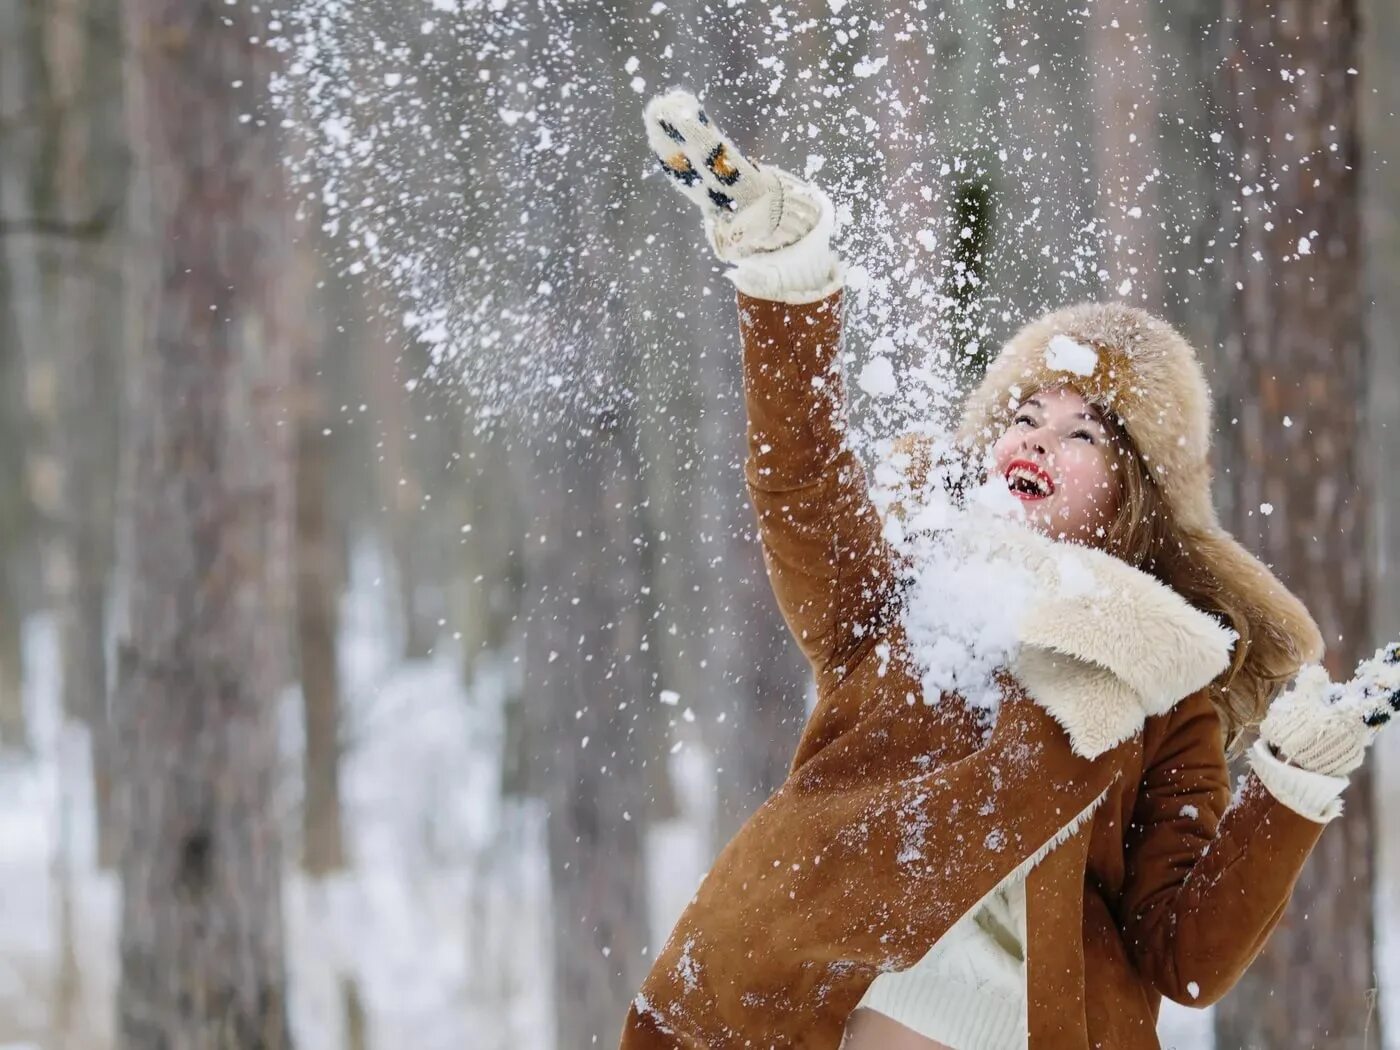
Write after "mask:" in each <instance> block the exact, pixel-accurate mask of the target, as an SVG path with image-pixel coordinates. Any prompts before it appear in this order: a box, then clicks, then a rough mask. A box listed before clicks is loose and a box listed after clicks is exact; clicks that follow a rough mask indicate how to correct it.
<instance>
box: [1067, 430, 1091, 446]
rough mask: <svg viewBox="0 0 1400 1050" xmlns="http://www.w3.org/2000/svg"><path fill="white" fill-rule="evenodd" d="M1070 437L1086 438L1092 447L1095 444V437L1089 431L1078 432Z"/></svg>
mask: <svg viewBox="0 0 1400 1050" xmlns="http://www.w3.org/2000/svg"><path fill="white" fill-rule="evenodd" d="M1070 437H1072V438H1080V437H1082V438H1084V439H1085V440H1086V441H1088V442H1089V444H1091V445H1092V444H1093V443H1094V435H1093V434H1091V433H1089V432H1088V431H1087V430H1076V431H1075V432H1074V433H1073V434H1071V435H1070Z"/></svg>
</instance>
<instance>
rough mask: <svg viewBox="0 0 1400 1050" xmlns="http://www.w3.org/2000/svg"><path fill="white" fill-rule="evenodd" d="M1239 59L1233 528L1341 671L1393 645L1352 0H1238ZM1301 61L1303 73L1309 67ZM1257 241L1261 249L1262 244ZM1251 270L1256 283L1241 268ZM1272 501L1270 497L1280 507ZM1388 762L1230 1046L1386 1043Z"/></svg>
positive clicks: (1304, 885) (1357, 784)
mask: <svg viewBox="0 0 1400 1050" xmlns="http://www.w3.org/2000/svg"><path fill="white" fill-rule="evenodd" d="M1231 14H1232V15H1233V16H1234V20H1233V21H1232V22H1230V23H1229V24H1230V26H1231V29H1232V31H1233V32H1234V33H1235V38H1234V41H1233V45H1234V46H1233V47H1232V48H1231V49H1230V52H1229V55H1228V59H1227V71H1228V73H1227V80H1226V87H1227V90H1228V93H1229V102H1228V104H1229V105H1230V107H1231V111H1230V112H1229V113H1228V115H1227V119H1226V121H1225V124H1224V127H1225V128H1226V129H1227V131H1228V132H1229V133H1231V134H1234V135H1237V136H1238V138H1237V139H1236V141H1235V143H1234V146H1235V157H1236V166H1237V170H1238V172H1239V174H1240V178H1241V182H1240V184H1239V185H1228V186H1227V199H1228V200H1229V201H1230V202H1231V203H1232V204H1233V203H1234V196H1235V194H1236V193H1240V194H1241V196H1240V198H1239V201H1238V203H1239V206H1240V207H1241V208H1242V211H1241V212H1239V215H1240V219H1241V224H1240V227H1239V230H1238V233H1237V240H1236V241H1235V242H1234V244H1233V246H1232V247H1231V249H1230V250H1229V252H1228V253H1227V256H1226V259H1227V267H1228V268H1227V272H1226V278H1227V284H1229V285H1230V286H1231V287H1235V288H1236V290H1235V292H1234V294H1233V296H1232V298H1231V301H1230V304H1229V311H1230V312H1229V324H1228V334H1227V338H1226V341H1225V347H1224V357H1223V361H1222V365H1223V371H1224V374H1225V382H1224V384H1223V385H1222V386H1221V388H1220V391H1219V395H1220V404H1221V409H1222V411H1223V417H1224V418H1223V420H1222V428H1221V432H1222V438H1223V440H1222V442H1221V446H1222V447H1221V463H1222V466H1223V467H1224V468H1225V471H1226V472H1225V474H1224V476H1223V478H1222V481H1223V483H1224V487H1226V488H1227V489H1228V490H1229V491H1230V494H1231V495H1232V496H1233V497H1234V498H1233V499H1232V501H1231V513H1230V516H1229V518H1228V519H1227V527H1229V528H1231V530H1232V531H1233V532H1234V533H1235V534H1236V535H1237V536H1238V537H1239V538H1240V540H1241V542H1243V543H1244V544H1245V545H1246V546H1247V547H1250V548H1252V549H1254V550H1255V551H1257V552H1258V553H1259V554H1260V555H1261V556H1262V557H1263V558H1264V560H1265V561H1266V562H1268V563H1270V564H1271V565H1272V566H1274V568H1275V569H1276V571H1277V572H1278V573H1279V575H1280V576H1281V578H1282V579H1284V580H1285V581H1287V582H1288V583H1289V584H1290V585H1291V586H1292V587H1293V588H1294V589H1295V590H1296V592H1297V593H1298V594H1299V596H1300V597H1301V598H1302V599H1303V601H1304V602H1305V603H1306V604H1307V606H1308V608H1309V609H1310V610H1311V611H1312V613H1313V615H1314V616H1315V617H1316V618H1317V621H1318V623H1319V625H1320V626H1321V628H1322V634H1323V637H1324V638H1325V639H1326V641H1327V643H1328V652H1327V657H1326V663H1327V667H1328V670H1329V671H1330V672H1331V674H1332V675H1333V677H1334V678H1342V679H1345V678H1346V677H1348V676H1349V675H1350V672H1351V669H1352V667H1353V666H1354V664H1355V661H1356V660H1357V659H1358V658H1359V657H1360V656H1362V655H1369V653H1370V652H1371V650H1372V648H1373V647H1374V644H1375V639H1373V638H1372V636H1371V631H1370V615H1369V613H1370V575H1371V564H1370V562H1369V560H1368V554H1369V551H1370V547H1369V543H1370V536H1369V530H1370V527H1371V525H1370V512H1371V505H1370V492H1371V490H1372V484H1371V482H1370V479H1369V478H1368V476H1367V474H1366V471H1365V466H1366V465H1367V464H1366V457H1365V455H1364V451H1365V450H1364V447H1363V442H1362V438H1363V433H1362V431H1361V426H1360V417H1359V415H1358V411H1359V409H1360V408H1361V407H1362V406H1363V405H1364V404H1365V379H1366V353H1365V344H1364V339H1363V328H1362V322H1363V297H1362V289H1363V283H1362V272H1361V243H1360V227H1359V201H1360V186H1359V183H1358V168H1359V165H1360V158H1361V150H1360V147H1359V143H1358V129H1357V113H1358V111H1357V97H1356V85H1357V79H1356V77H1355V76H1353V75H1349V74H1348V70H1349V69H1354V68H1355V66H1356V64H1357V62H1358V61H1359V57H1358V54H1357V43H1358V23H1357V10H1356V4H1355V2H1354V0H1319V2H1313V3H1307V4H1304V3H1301V2H1293V3H1286V4H1282V5H1280V4H1277V3H1273V2H1269V0H1234V2H1233V3H1232V4H1231ZM1298 70H1302V71H1303V72H1297V71H1298ZM1256 253H1257V258H1256ZM1236 282H1238V285H1236ZM1266 504H1267V505H1268V506H1267V507H1266V506H1265V505H1266ZM1371 817H1372V805H1371V776H1370V771H1369V766H1367V767H1363V768H1362V769H1361V770H1360V771H1358V773H1357V774H1355V775H1354V776H1353V777H1352V785H1351V787H1350V788H1349V789H1348V791H1347V814H1346V816H1345V817H1344V818H1342V819H1341V820H1340V821H1338V822H1337V824H1336V826H1335V827H1332V828H1330V829H1329V830H1328V832H1327V834H1326V835H1324V836H1323V837H1322V840H1321V842H1320V843H1319V845H1318V848H1317V851H1316V853H1315V854H1314V856H1313V858H1312V860H1311V861H1310V862H1309V864H1308V866H1307V868H1306V869H1305V871H1304V873H1303V876H1302V878H1301V880H1300V881H1299V884H1298V887H1297V890H1296V892H1295V894H1294V898H1293V902H1292V904H1291V906H1290V908H1289V910H1288V912H1287V914H1286V915H1285V916H1284V919H1283V921H1282V923H1281V924H1280V925H1279V928H1278V929H1277V931H1276V932H1275V933H1274V935H1273V938H1272V939H1271V941H1270V942H1269V945H1268V947H1267V948H1266V950H1265V952H1264V954H1263V955H1262V956H1261V957H1260V959H1259V960H1258V961H1257V962H1256V963H1255V965H1254V966H1253V967H1252V969H1251V970H1250V971H1249V973H1248V974H1246V976H1245V977H1244V979H1243V980H1242V981H1241V982H1240V985H1239V987H1238V988H1237V990H1236V991H1235V992H1233V993H1232V994H1231V995H1230V996H1229V997H1228V998H1226V999H1225V1000H1224V1001H1223V1002H1222V1003H1221V1005H1220V1007H1219V1008H1218V1012H1217V1015H1216V1017H1217V1021H1216V1038H1217V1045H1219V1046H1221V1047H1228V1048H1231V1050H1234V1048H1237V1047H1241V1048H1254V1047H1278V1046H1297V1047H1313V1046H1316V1047H1323V1046H1325V1047H1329V1048H1330V1047H1338V1048H1341V1047H1357V1048H1360V1047H1362V1046H1365V1045H1369V1046H1379V1045H1381V1038H1380V1033H1379V1025H1380V1018H1379V1016H1378V1014H1377V1012H1376V1011H1375V1009H1374V995H1375V985H1376V977H1375V957H1374V953H1373V950H1372V944H1373V936H1372V934H1373V931H1372V914H1371V908H1372V887H1373V870H1372V853H1371Z"/></svg>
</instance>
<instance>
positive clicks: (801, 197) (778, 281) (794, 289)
mask: <svg viewBox="0 0 1400 1050" xmlns="http://www.w3.org/2000/svg"><path fill="white" fill-rule="evenodd" d="M644 120H645V123H646V129H647V140H648V142H649V143H650V145H651V148H652V151H653V152H654V153H655V154H656V157H657V160H659V161H660V163H661V167H662V170H663V171H665V172H666V173H667V174H668V175H670V176H671V178H672V179H673V180H674V182H675V185H676V187H677V188H678V189H680V191H681V192H682V193H684V194H685V195H686V196H687V197H688V198H690V200H692V201H693V202H694V203H695V204H697V205H698V206H699V207H700V209H701V212H702V213H703V215H704V219H705V233H706V235H707V237H708V238H709V241H710V247H711V248H713V249H714V252H715V254H716V255H717V256H718V257H719V258H720V259H721V260H723V261H724V262H728V263H734V264H735V266H736V269H735V270H733V271H731V272H730V274H729V277H730V279H731V280H733V281H734V283H735V284H736V285H738V286H739V289H740V290H741V291H743V292H745V293H747V294H749V295H755V296H758V297H759V298H765V299H780V300H784V301H787V302H808V301H815V299H819V298H824V297H825V296H826V295H828V294H830V292H831V291H833V290H834V288H835V287H839V285H840V277H841V266H840V261H839V260H838V259H837V258H836V256H835V254H834V253H833V252H832V251H831V248H830V245H829V244H828V240H827V238H828V237H829V235H830V232H831V227H832V217H833V209H832V207H831V202H830V201H829V200H828V199H827V198H826V195H825V194H824V193H822V192H821V190H819V189H817V187H815V186H813V185H811V184H810V183H808V182H804V181H803V180H802V179H799V178H797V177H796V176H794V175H790V174H788V173H787V172H785V171H782V170H781V169H778V168H774V167H768V166H763V167H760V166H759V165H757V164H755V163H754V162H753V161H751V160H749V159H748V158H747V157H745V156H744V154H743V153H742V152H740V150H739V148H738V147H737V146H735V145H734V143H732V142H731V141H730V140H729V139H728V138H726V137H725V135H724V133H723V132H721V131H720V130H719V128H717V127H716V126H715V124H714V123H713V122H712V121H711V120H710V118H709V116H708V115H707V114H706V113H705V111H704V109H703V108H702V107H701V105H700V102H699V100H698V99H696V97H695V96H694V95H692V94H690V93H689V92H687V91H682V90H679V89H676V90H672V91H668V92H667V93H666V94H664V95H658V96H656V97H655V98H653V99H652V100H651V101H650V102H649V103H647V106H646V110H645V112H644Z"/></svg>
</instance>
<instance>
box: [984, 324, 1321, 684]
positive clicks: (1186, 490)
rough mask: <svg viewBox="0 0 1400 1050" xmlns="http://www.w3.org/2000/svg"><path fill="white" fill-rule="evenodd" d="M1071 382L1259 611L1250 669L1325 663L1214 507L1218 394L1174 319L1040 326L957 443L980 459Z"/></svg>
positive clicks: (1006, 356) (1219, 571)
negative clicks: (1132, 449)
mask: <svg viewBox="0 0 1400 1050" xmlns="http://www.w3.org/2000/svg"><path fill="white" fill-rule="evenodd" d="M1057 385H1065V386H1069V387H1072V388H1074V389H1075V390H1077V391H1078V392H1079V393H1080V395H1081V396H1082V397H1083V398H1084V399H1085V400H1086V401H1088V402H1090V403H1092V404H1095V405H1098V406H1099V407H1100V408H1102V409H1105V410H1107V411H1110V412H1112V413H1113V414H1114V415H1115V416H1117V417H1118V419H1119V420H1121V422H1122V424H1123V426H1124V429H1126V430H1127V432H1128V435H1129V437H1131V438H1132V440H1133V443H1134V444H1135V445H1136V446H1137V449H1138V451H1139V452H1140V453H1141V454H1142V457H1143V459H1144V460H1145V461H1146V463H1147V466H1148V469H1149V470H1150V472H1151V474H1152V477H1153V478H1154V479H1155V480H1156V483H1157V486H1158V488H1159V489H1160V491H1161V493H1162V496H1163V498H1164V499H1165V501H1166V503H1167V504H1168V505H1169V506H1170V507H1171V510H1172V515H1173V518H1174V519H1175V521H1176V523H1177V525H1178V526H1179V527H1180V529H1181V531H1182V533H1183V538H1184V539H1185V540H1186V541H1187V542H1188V543H1189V545H1190V547H1191V550H1192V554H1193V557H1194V558H1195V559H1197V560H1198V561H1199V562H1200V563H1201V564H1203V566H1204V567H1205V568H1206V569H1208V570H1209V571H1210V572H1211V573H1212V574H1214V576H1215V577H1216V579H1217V580H1219V581H1220V583H1221V584H1222V585H1223V587H1224V589H1225V590H1226V591H1227V592H1228V593H1229V594H1231V595H1232V597H1233V598H1234V599H1235V600H1236V601H1238V602H1240V603H1241V604H1243V605H1246V606H1249V607H1250V608H1251V609H1252V611H1253V615H1251V616H1250V620H1251V621H1252V622H1253V623H1254V624H1255V625H1256V628H1257V630H1256V632H1255V635H1256V636H1255V637H1254V638H1253V639H1252V640H1251V645H1250V649H1251V651H1250V653H1249V654H1247V657H1246V659H1247V662H1248V664H1250V665H1251V666H1252V668H1253V669H1254V671H1255V673H1262V674H1263V675H1264V676H1265V677H1271V678H1288V677H1291V676H1292V675H1293V674H1294V673H1295V672H1296V671H1297V669H1298V668H1299V667H1300V666H1301V665H1302V664H1304V663H1310V662H1314V661H1316V660H1318V659H1320V658H1321V655H1322V650H1323V642H1322V633H1321V632H1320V631H1319V630H1318V627H1317V624H1316V623H1315V622H1314V621H1313V618H1312V616H1311V615H1309V613H1308V611H1307V609H1306V607H1304V605H1303V603H1302V602H1301V601H1299V600H1298V598H1297V597H1296V596H1294V595H1293V594H1292V593H1291V592H1290V591H1289V590H1288V589H1287V588H1286V587H1285V586H1284V585H1283V584H1282V583H1281V582H1280V581H1279V579H1278V578H1277V577H1276V576H1275V575H1274V574H1273V573H1272V572H1271V571H1270V570H1269V568H1268V567H1267V566H1266V565H1265V564H1264V563H1263V562H1261V561H1260V560H1259V559H1257V558H1255V557H1254V556H1253V555H1251V554H1250V553H1249V552H1248V551H1246V550H1245V549H1244V548H1243V547H1242V546H1240V544H1239V543H1238V542H1237V541H1236V540H1235V539H1234V538H1233V537H1232V536H1231V535H1230V534H1229V533H1228V532H1226V531H1225V530H1224V529H1223V528H1221V526H1220V521H1219V518H1218V517H1217V515H1216V512H1215V505H1214V503H1213V502H1212V501H1211V491H1210V483H1211V468H1210V443H1211V426H1210V405H1211V401H1210V390H1209V387H1208V386H1207V384H1206V378H1205V372H1204V370H1203V369H1202V368H1201V363H1200V361H1199V359H1198V358H1197V356H1196V352H1195V350H1194V349H1193V348H1192V347H1191V344H1190V343H1188V342H1187V341H1186V340H1185V339H1184V338H1182V336H1181V335H1180V333H1178V332H1177V331H1176V329H1174V328H1173V327H1172V326H1171V325H1169V324H1168V323H1167V322H1165V321H1163V320H1161V319H1159V318H1156V317H1153V316H1152V315H1151V314H1149V313H1147V312H1146V311H1144V310H1139V309H1137V308H1136V307H1132V306H1127V305H1125V304H1122V303H1082V304H1079V305H1076V306H1070V307H1066V308H1064V309H1061V310H1056V311H1053V312H1052V313H1049V314H1046V315H1045V316H1044V317H1042V318H1040V319H1039V320H1036V321H1032V322H1031V323H1030V324H1028V325H1026V326H1025V327H1024V328H1022V329H1021V330H1020V331H1019V332H1017V333H1016V334H1015V335H1014V336H1013V337H1012V338H1011V340H1010V342H1008V343H1007V344H1006V345H1005V347H1003V348H1002V350H1001V352H1000V353H999V354H998V355H997V357H996V359H995V360H994V361H993V362H992V363H991V365H990V366H989V367H988V369H987V373H986V375H985V376H984V377H983V379H982V381H981V382H980V383H979V384H978V385H977V387H976V388H975V389H974V390H973V391H972V393H971V394H970V395H969V396H968V398H967V400H966V402H965V404H964V406H963V413H962V420H961V423H960V424H959V426H958V430H957V437H956V440H957V443H958V444H959V445H961V446H963V447H964V448H968V449H971V450H973V451H974V452H976V453H977V454H978V455H979V456H980V455H982V454H984V453H985V452H986V450H987V449H988V448H990V446H991V445H992V444H993V443H994V442H995V441H996V440H997V438H998V437H1000V436H1001V434H1002V433H1003V432H1004V431H1005V429H1006V427H1007V426H1009V425H1010V423H1011V419H1012V415H1013V410H1014V409H1015V408H1016V406H1017V405H1019V404H1020V402H1021V400H1022V399H1023V398H1025V397H1028V396H1029V395H1030V394H1031V393H1033V392H1034V391H1036V390H1040V389H1044V388H1046V387H1050V386H1057Z"/></svg>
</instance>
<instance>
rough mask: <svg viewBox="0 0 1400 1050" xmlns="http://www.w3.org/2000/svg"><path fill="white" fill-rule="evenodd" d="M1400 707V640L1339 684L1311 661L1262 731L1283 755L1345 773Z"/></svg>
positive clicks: (1304, 766)
mask: <svg viewBox="0 0 1400 1050" xmlns="http://www.w3.org/2000/svg"><path fill="white" fill-rule="evenodd" d="M1396 711H1400V643H1396V642H1392V643H1391V644H1389V645H1386V646H1383V647H1382V648H1381V649H1378V650H1377V651H1376V654H1375V656H1373V657H1371V658H1370V659H1369V660H1363V661H1362V662H1361V663H1360V664H1359V665H1358V666H1357V668H1356V674H1355V675H1354V676H1353V677H1352V679H1351V681H1349V682H1347V683H1345V684H1344V685H1338V684H1336V683H1334V682H1332V681H1331V679H1329V678H1328V676H1327V672H1326V670H1325V669H1324V668H1322V667H1321V666H1319V665H1317V664H1309V665H1308V666H1306V667H1304V668H1303V670H1302V671H1300V672H1299V674H1298V677H1297V678H1296V679H1295V680H1294V682H1293V684H1292V686H1290V687H1289V689H1288V691H1287V692H1285V693H1284V694H1283V695H1282V696H1280V697H1279V698H1278V699H1277V700H1275V701H1274V702H1273V703H1272V704H1271V705H1269V711H1268V714H1267V715H1265V717H1264V721H1263V722H1262V723H1260V726H1259V736H1260V738H1261V739H1263V740H1264V741H1265V742H1266V743H1267V744H1268V745H1270V746H1271V747H1272V748H1274V749H1275V750H1276V751H1277V752H1279V753H1280V757H1282V758H1283V759H1285V760H1286V761H1288V762H1290V763H1292V764H1293V765H1295V766H1298V767H1299V768H1301V769H1306V770H1309V771H1310V772H1313V773H1322V774H1325V775H1327V776H1333V777H1339V776H1346V775H1347V774H1348V773H1350V772H1352V771H1353V770H1354V769H1356V768H1357V767H1358V766H1360V765H1361V762H1362V760H1363V759H1364V758H1365V756H1366V748H1367V747H1368V746H1370V743H1371V741H1372V740H1373V739H1375V736H1376V733H1378V732H1379V731H1380V727H1381V726H1383V725H1384V724H1385V723H1386V722H1388V721H1390V718H1391V716H1392V715H1393V714H1394V713H1395V712H1396Z"/></svg>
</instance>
